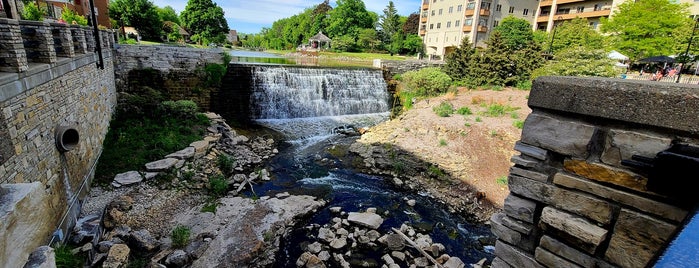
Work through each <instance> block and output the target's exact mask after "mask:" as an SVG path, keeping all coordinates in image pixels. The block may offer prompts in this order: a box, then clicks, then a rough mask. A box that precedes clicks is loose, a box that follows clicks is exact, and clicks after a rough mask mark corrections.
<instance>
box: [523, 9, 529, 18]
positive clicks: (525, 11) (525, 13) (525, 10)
mask: <svg viewBox="0 0 699 268" xmlns="http://www.w3.org/2000/svg"><path fill="white" fill-rule="evenodd" d="M527 14H529V9H528V8H525V9H524V11H522V15H524V16H526V15H527Z"/></svg>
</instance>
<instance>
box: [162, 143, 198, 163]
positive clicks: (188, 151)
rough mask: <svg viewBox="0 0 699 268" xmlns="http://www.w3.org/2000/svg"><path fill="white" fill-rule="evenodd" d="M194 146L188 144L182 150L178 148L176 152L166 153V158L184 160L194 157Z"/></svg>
mask: <svg viewBox="0 0 699 268" xmlns="http://www.w3.org/2000/svg"><path fill="white" fill-rule="evenodd" d="M194 152H195V151H194V147H192V146H189V147H187V148H184V149H182V150H179V151H177V152H174V153H171V154H169V155H166V156H165V157H166V158H176V159H180V160H186V159H190V158H192V157H194Z"/></svg>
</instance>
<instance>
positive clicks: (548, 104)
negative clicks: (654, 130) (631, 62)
mask: <svg viewBox="0 0 699 268" xmlns="http://www.w3.org/2000/svg"><path fill="white" fill-rule="evenodd" d="M697 89H699V88H698V87H697V86H696V85H688V84H682V83H680V84H676V83H658V82H654V81H641V80H625V79H618V78H597V77H594V78H593V77H564V76H543V77H539V78H537V79H535V80H534V82H533V85H532V90H531V93H530V94H529V106H530V107H532V108H542V109H551V110H556V111H562V112H566V113H574V114H579V115H588V116H593V117H601V118H606V119H612V120H620V121H625V122H629V123H638V124H643V125H649V126H656V127H661V128H668V129H673V130H680V131H687V132H689V133H691V134H694V135H696V134H699V94H698V93H697ZM601 96H603V97H601Z"/></svg>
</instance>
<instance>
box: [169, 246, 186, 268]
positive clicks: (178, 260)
mask: <svg viewBox="0 0 699 268" xmlns="http://www.w3.org/2000/svg"><path fill="white" fill-rule="evenodd" d="M187 261H188V257H187V252H184V250H181V249H178V250H175V251H173V252H172V253H170V255H167V258H165V265H174V266H176V267H182V266H184V265H185V264H187Z"/></svg>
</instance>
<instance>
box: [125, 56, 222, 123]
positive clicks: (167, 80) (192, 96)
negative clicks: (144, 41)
mask: <svg viewBox="0 0 699 268" xmlns="http://www.w3.org/2000/svg"><path fill="white" fill-rule="evenodd" d="M223 53H224V51H223V50H222V49H220V48H215V49H198V48H188V47H177V46H141V45H118V46H117V48H116V54H115V64H114V72H115V79H116V87H117V90H118V91H119V92H130V91H138V90H140V87H143V86H148V87H151V88H157V89H159V90H162V91H163V92H164V93H166V94H167V97H168V98H169V99H171V100H193V101H195V102H196V103H197V104H198V105H199V107H200V108H202V110H207V111H208V110H209V108H210V103H211V94H212V92H213V91H216V90H217V88H212V87H209V86H207V85H206V84H207V82H206V79H207V77H206V72H205V71H204V67H205V66H206V65H207V64H209V63H217V64H221V63H223Z"/></svg>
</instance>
